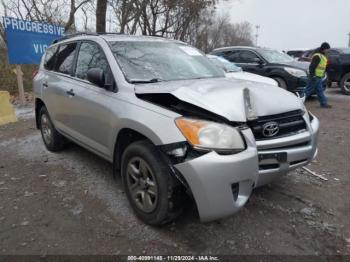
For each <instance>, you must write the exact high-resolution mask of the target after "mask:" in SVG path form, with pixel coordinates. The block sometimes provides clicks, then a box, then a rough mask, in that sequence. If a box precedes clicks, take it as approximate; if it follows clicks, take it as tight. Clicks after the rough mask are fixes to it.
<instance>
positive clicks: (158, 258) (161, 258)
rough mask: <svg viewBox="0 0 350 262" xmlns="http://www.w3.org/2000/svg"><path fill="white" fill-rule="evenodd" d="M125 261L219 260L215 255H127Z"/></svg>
mask: <svg viewBox="0 0 350 262" xmlns="http://www.w3.org/2000/svg"><path fill="white" fill-rule="evenodd" d="M127 261H220V260H219V258H218V257H217V256H128V260H127Z"/></svg>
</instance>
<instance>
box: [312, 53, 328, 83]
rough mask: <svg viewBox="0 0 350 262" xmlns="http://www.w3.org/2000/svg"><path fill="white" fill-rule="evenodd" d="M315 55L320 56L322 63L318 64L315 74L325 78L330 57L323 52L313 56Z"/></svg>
mask: <svg viewBox="0 0 350 262" xmlns="http://www.w3.org/2000/svg"><path fill="white" fill-rule="evenodd" d="M315 56H318V57H319V58H320V63H319V64H318V66H317V67H316V70H315V76H317V77H320V78H323V77H324V76H325V75H326V69H327V64H328V59H327V57H326V56H325V55H323V54H321V53H316V54H314V55H313V56H312V58H314V57H315Z"/></svg>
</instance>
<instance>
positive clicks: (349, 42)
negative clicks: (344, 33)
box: [349, 33, 350, 47]
mask: <svg viewBox="0 0 350 262" xmlns="http://www.w3.org/2000/svg"><path fill="white" fill-rule="evenodd" d="M349 47H350V33H349Z"/></svg>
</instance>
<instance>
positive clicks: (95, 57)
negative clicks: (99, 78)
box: [75, 42, 113, 84]
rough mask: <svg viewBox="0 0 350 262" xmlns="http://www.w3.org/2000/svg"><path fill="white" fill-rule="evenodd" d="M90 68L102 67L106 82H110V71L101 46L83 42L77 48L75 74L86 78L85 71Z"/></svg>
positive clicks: (111, 77)
mask: <svg viewBox="0 0 350 262" xmlns="http://www.w3.org/2000/svg"><path fill="white" fill-rule="evenodd" d="M91 68H99V69H102V70H103V72H104V74H105V78H106V83H108V84H112V82H113V80H112V79H113V76H112V72H111V70H110V67H109V65H108V61H107V59H106V56H105V54H104V53H103V51H102V50H101V48H100V47H99V46H98V44H96V43H93V42H83V43H82V44H81V45H80V49H79V54H78V59H77V66H76V70H75V76H76V77H78V78H81V79H84V80H86V79H87V72H88V71H89V69H91Z"/></svg>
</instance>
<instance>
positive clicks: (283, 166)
mask: <svg viewBox="0 0 350 262" xmlns="http://www.w3.org/2000/svg"><path fill="white" fill-rule="evenodd" d="M306 123H310V124H309V125H308V130H307V131H306V132H303V133H300V134H297V135H294V136H290V137H284V138H280V139H275V140H273V141H272V140H270V141H267V142H261V141H258V142H257V148H258V154H259V179H258V183H257V184H256V186H257V187H260V186H264V185H266V184H268V183H271V182H272V181H274V180H275V179H277V178H278V177H280V176H282V175H284V174H287V173H288V172H290V171H292V170H294V169H296V168H299V167H302V166H305V165H307V164H308V163H310V162H311V161H312V160H313V159H314V158H315V157H316V155H317V144H318V133H319V127H320V123H319V120H318V119H317V118H316V117H315V116H313V119H312V121H311V122H309V121H306Z"/></svg>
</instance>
